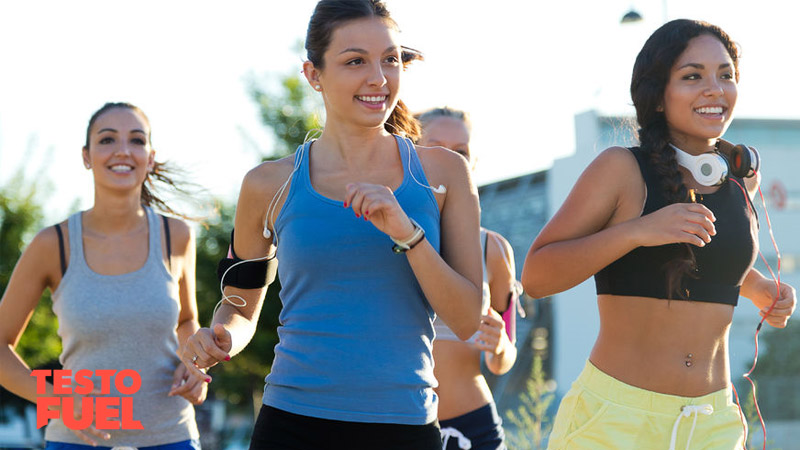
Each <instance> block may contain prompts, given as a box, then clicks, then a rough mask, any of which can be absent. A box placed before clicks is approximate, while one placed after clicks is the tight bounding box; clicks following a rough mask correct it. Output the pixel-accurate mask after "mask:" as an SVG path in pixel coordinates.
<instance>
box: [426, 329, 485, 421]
mask: <svg viewBox="0 0 800 450" xmlns="http://www.w3.org/2000/svg"><path fill="white" fill-rule="evenodd" d="M433 360H434V361H435V366H434V369H433V373H434V375H436V380H438V381H439V387H438V388H436V389H435V390H436V394H437V395H438V396H439V420H447V419H452V418H454V417H458V416H461V415H463V414H466V413H468V412H470V411H474V410H476V409H478V408H480V407H482V406H484V405H487V404H488V403H489V402H490V401H491V400H492V392H491V391H490V390H489V385H487V384H486V379H485V378H483V375H481V351H480V350H478V349H477V348H475V347H474V346H472V345H470V344H468V343H466V342H461V341H445V340H441V341H434V343H433Z"/></svg>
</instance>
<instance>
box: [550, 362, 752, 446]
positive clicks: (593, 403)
mask: <svg viewBox="0 0 800 450" xmlns="http://www.w3.org/2000/svg"><path fill="white" fill-rule="evenodd" d="M695 420H696V422H695ZM743 444H744V428H743V425H742V421H741V418H740V416H739V408H738V407H737V406H736V404H734V403H733V400H732V397H731V389H730V387H729V388H727V389H722V390H720V391H717V392H713V393H711V394H708V395H704V396H702V397H679V396H676V395H667V394H659V393H657V392H651V391H647V390H645V389H640V388H637V387H634V386H630V385H628V384H625V383H623V382H621V381H619V380H617V379H616V378H613V377H611V376H609V375H606V374H605V373H603V372H601V371H600V370H599V369H598V368H597V367H595V366H594V365H592V363H590V362H588V361H587V362H586V367H585V368H584V369H583V372H581V374H580V376H579V377H578V379H577V380H575V383H573V384H572V388H571V389H570V390H569V392H567V395H566V396H564V398H563V399H562V400H561V405H560V406H559V408H558V414H557V415H556V419H555V423H554V424H553V431H552V432H551V433H550V444H549V446H548V447H547V448H548V449H549V450H561V449H607V448H608V449H636V450H651V449H652V450H668V449H670V448H675V449H681V450H683V449H685V448H687V445H688V446H689V447H688V448H691V449H704V450H710V449H714V450H716V449H719V450H723V449H724V450H732V449H741V448H743Z"/></svg>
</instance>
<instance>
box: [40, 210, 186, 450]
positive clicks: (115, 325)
mask: <svg viewBox="0 0 800 450" xmlns="http://www.w3.org/2000/svg"><path fill="white" fill-rule="evenodd" d="M145 211H146V213H147V222H148V227H149V233H148V234H149V251H148V255H147V261H146V262H145V264H144V265H143V266H142V267H141V268H139V269H138V270H135V271H133V272H129V273H125V274H122V275H101V274H98V273H97V272H95V271H93V270H92V269H90V268H89V266H88V265H87V264H86V259H85V257H84V253H83V238H82V236H83V233H82V227H81V213H80V212H78V213H75V214H73V215H72V216H71V217H70V218H69V249H70V256H69V266H68V267H67V271H66V273H65V274H64V277H63V278H62V279H61V284H59V286H58V289H56V291H55V292H54V293H53V311H54V312H55V314H56V316H57V317H58V335H59V336H61V342H62V345H63V350H62V352H61V356H60V357H59V361H61V364H62V365H63V366H64V369H69V370H71V371H72V373H73V374H75V372H77V371H78V370H81V369H89V370H92V371H96V370H99V369H106V370H108V369H111V370H117V371H119V370H122V369H133V370H135V371H137V372H138V373H139V375H140V376H141V380H142V385H141V388H140V389H139V391H138V392H137V393H135V394H134V395H133V419H134V420H138V421H140V422H141V423H142V426H143V427H144V430H106V431H107V432H108V433H109V434H110V435H111V440H110V441H101V442H100V445H102V446H110V447H114V446H132V447H145V446H153V445H161V444H169V443H174V442H180V441H185V440H187V439H196V438H198V436H199V434H198V432H197V425H196V424H195V420H194V408H193V407H192V405H191V403H189V402H188V401H187V400H186V399H184V398H183V397H180V396H176V397H167V393H168V392H169V390H170V388H171V386H172V374H173V372H174V370H175V368H176V367H177V366H178V364H181V362H180V360H179V359H178V356H177V354H176V351H177V348H178V336H177V334H176V332H175V328H176V327H177V324H178V313H179V311H180V300H179V296H178V283H177V281H176V280H175V279H174V278H173V277H172V275H171V274H170V273H169V272H168V271H167V268H166V266H165V265H164V262H163V257H162V247H161V224H160V221H159V220H158V216H157V215H156V214H155V213H154V212H152V211H151V210H150V208H147V207H145ZM93 382H94V384H95V387H96V388H97V389H98V390H99V386H100V381H99V377H95V378H93ZM127 384H128V385H129V384H130V379H128V380H127ZM109 395H110V396H113V397H121V396H122V395H121V394H120V393H119V392H118V391H117V390H116V389H115V388H114V384H113V382H112V383H111V393H110V394H109ZM118 419H119V418H117V419H116V420H118ZM45 439H46V440H48V441H52V442H66V443H73V444H84V442H83V441H81V440H80V439H79V438H78V437H77V436H75V435H74V434H73V433H72V432H71V431H70V430H69V429H67V428H66V427H65V426H64V423H63V422H62V421H61V420H59V419H55V420H51V421H50V424H49V425H48V426H47V430H46V431H45Z"/></svg>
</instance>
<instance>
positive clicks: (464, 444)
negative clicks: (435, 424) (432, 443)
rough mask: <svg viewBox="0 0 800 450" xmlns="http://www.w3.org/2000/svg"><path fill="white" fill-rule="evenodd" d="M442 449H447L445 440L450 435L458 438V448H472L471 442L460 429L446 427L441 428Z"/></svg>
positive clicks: (466, 449)
mask: <svg viewBox="0 0 800 450" xmlns="http://www.w3.org/2000/svg"><path fill="white" fill-rule="evenodd" d="M441 433H442V439H443V440H442V450H446V449H447V442H448V441H449V440H450V438H451V437H453V438H456V439H458V448H460V449H463V450H469V449H471V448H472V442H471V441H470V440H469V439H467V437H466V436H464V435H463V434H462V433H461V432H460V431H458V430H456V429H455V428H453V427H446V428H442V430H441Z"/></svg>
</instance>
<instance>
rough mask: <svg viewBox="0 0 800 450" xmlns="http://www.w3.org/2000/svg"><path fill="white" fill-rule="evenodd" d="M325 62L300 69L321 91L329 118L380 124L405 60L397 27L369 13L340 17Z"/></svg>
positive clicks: (395, 96) (388, 110) (394, 97)
mask: <svg viewBox="0 0 800 450" xmlns="http://www.w3.org/2000/svg"><path fill="white" fill-rule="evenodd" d="M323 63H324V64H323V67H314V65H313V64H312V63H311V62H306V63H305V66H304V69H305V70H304V73H305V74H306V76H307V77H308V80H309V82H310V83H311V85H312V86H314V87H315V88H316V86H317V85H318V86H319V90H320V91H321V92H322V96H323V99H324V101H325V110H326V116H327V122H328V124H330V123H331V122H339V121H344V122H352V123H354V124H356V125H358V126H362V127H369V128H375V127H380V126H382V125H383V123H384V122H385V121H386V119H387V118H388V117H389V115H390V114H391V112H392V110H394V107H395V106H396V105H397V100H398V90H399V89H400V73H401V72H402V69H403V65H402V61H401V48H400V45H399V44H398V42H397V31H396V30H395V27H394V26H393V25H392V24H391V23H389V22H387V21H386V20H384V19H381V18H377V17H369V18H363V19H355V20H349V21H346V22H343V23H342V24H341V25H339V27H337V28H336V29H335V30H334V32H333V34H332V37H331V41H330V44H329V45H328V48H327V50H326V51H325V53H324V55H323Z"/></svg>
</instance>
